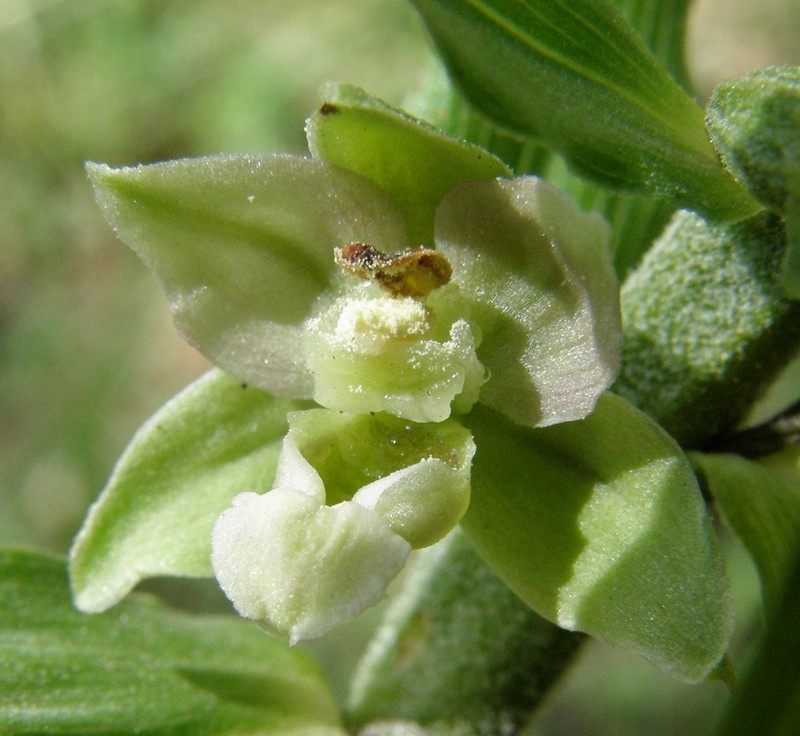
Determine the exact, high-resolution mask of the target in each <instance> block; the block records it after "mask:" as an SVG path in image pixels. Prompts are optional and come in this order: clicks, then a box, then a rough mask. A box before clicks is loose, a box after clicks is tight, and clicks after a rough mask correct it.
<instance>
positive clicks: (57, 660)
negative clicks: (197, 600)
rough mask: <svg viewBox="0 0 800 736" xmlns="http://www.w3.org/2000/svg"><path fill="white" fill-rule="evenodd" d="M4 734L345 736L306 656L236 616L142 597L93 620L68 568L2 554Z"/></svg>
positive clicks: (0, 706)
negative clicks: (194, 611)
mask: <svg viewBox="0 0 800 736" xmlns="http://www.w3.org/2000/svg"><path fill="white" fill-rule="evenodd" d="M0 693H2V695H0V732H2V733H4V734H9V735H11V734H18V735H22V734H26V735H28V736H38V735H39V734H45V733H47V734H63V735H67V734H74V735H75V736H84V735H85V734H90V733H91V734H97V735H98V736H106V735H107V736H112V735H113V736H124V735H125V734H131V735H132V734H142V733H147V734H148V735H149V736H216V735H217V734H219V736H222V735H223V734H233V733H235V734H237V736H267V735H269V736H273V735H274V736H312V734H313V736H335V735H338V734H341V733H342V731H341V729H340V728H339V717H338V714H337V709H336V705H335V703H334V701H333V697H332V695H331V693H330V691H329V690H328V687H327V684H326V682H325V680H324V678H323V676H322V674H321V672H320V670H319V668H318V666H317V665H316V663H315V662H314V661H313V659H312V658H311V657H309V656H308V654H307V653H306V652H304V651H303V650H302V649H290V648H289V647H288V646H287V645H286V644H285V643H284V642H281V641H279V640H277V639H273V638H271V637H268V636H265V635H264V633H263V632H262V631H260V630H258V629H257V628H255V627H253V626H251V625H248V624H245V623H243V622H241V621H237V620H235V619H233V618H231V617H228V616H226V617H219V616H215V617H212V616H189V615H187V614H183V613H177V612H175V611H171V610H169V609H168V608H167V607H166V606H164V605H163V604H161V603H160V602H159V601H157V600H156V599H154V598H152V597H150V596H142V595H138V594H137V595H135V596H132V597H131V598H130V599H129V600H127V601H125V602H124V603H123V604H122V605H120V606H119V607H118V608H117V609H115V610H114V611H109V612H107V613H104V614H101V615H98V616H87V615H86V614H83V613H80V612H78V611H76V610H75V609H74V608H73V607H72V604H71V602H70V596H69V588H68V585H67V576H66V572H65V569H64V564H63V562H61V561H60V560H57V559H55V558H52V557H49V556H44V555H41V554H35V553H29V552H13V551H8V552H3V553H0Z"/></svg>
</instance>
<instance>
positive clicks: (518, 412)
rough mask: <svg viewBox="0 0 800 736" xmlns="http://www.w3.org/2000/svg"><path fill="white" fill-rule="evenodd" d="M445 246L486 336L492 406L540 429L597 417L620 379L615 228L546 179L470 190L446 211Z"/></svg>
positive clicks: (442, 218)
mask: <svg viewBox="0 0 800 736" xmlns="http://www.w3.org/2000/svg"><path fill="white" fill-rule="evenodd" d="M436 245H437V248H438V249H439V250H441V251H442V252H443V253H444V254H445V255H446V256H447V258H448V259H449V260H450V263H451V264H452V267H453V281H454V282H455V283H457V284H458V285H459V286H460V287H461V289H462V291H463V293H464V295H465V296H467V297H468V298H471V299H473V301H474V303H473V310H472V319H473V321H474V322H475V323H476V324H477V325H478V326H479V327H480V329H481V330H482V332H483V342H482V343H481V345H480V348H479V349H478V357H479V358H480V360H481V362H482V363H483V364H484V365H485V366H486V367H487V368H488V369H489V370H490V371H491V378H490V379H489V381H488V382H487V384H486V385H485V386H484V387H483V389H482V390H481V399H480V400H481V401H482V402H483V403H485V404H487V405H488V406H490V407H492V408H493V409H497V410H499V411H501V412H503V413H504V414H506V415H507V416H508V417H510V418H511V419H513V420H514V421H516V422H519V423H520V424H526V425H529V426H532V427H543V426H547V425H550V424H557V423H560V422H568V421H572V420H575V419H581V418H583V417H584V416H586V415H587V414H588V413H589V412H590V411H591V410H592V409H593V408H594V405H595V403H596V402H597V399H598V397H599V396H600V394H602V392H603V391H604V390H605V389H606V388H608V386H610V385H611V383H612V381H613V380H614V378H615V376H616V374H617V371H618V368H619V351H620V317H619V291H618V288H617V283H616V277H615V275H614V270H613V267H612V263H611V252H610V246H609V229H608V226H607V225H606V223H605V221H604V220H603V219H602V218H601V217H599V216H598V215H595V214H587V213H584V212H582V211H581V210H580V209H579V208H578V206H577V204H575V203H574V202H573V201H572V200H571V199H570V198H569V197H568V196H567V195H566V194H564V193H562V192H560V191H559V190H557V189H556V188H555V187H553V186H551V185H550V184H548V183H547V182H545V181H543V180H541V179H537V178H535V177H524V178H519V179H513V180H510V181H509V180H502V179H496V180H494V181H474V182H465V183H463V184H460V185H459V186H457V187H456V188H455V189H453V190H452V191H451V192H450V193H449V194H448V195H447V197H445V199H444V201H443V202H442V204H441V206H440V207H439V210H438V212H437V218H436Z"/></svg>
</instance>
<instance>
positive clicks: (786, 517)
mask: <svg viewBox="0 0 800 736" xmlns="http://www.w3.org/2000/svg"><path fill="white" fill-rule="evenodd" d="M692 460H693V461H694V463H695V464H696V465H697V466H698V467H699V468H700V471H701V472H702V474H703V476H704V477H705V480H706V483H707V485H708V490H709V492H710V493H711V495H712V497H713V498H714V501H715V502H716V504H717V507H718V508H719V509H720V511H721V512H722V515H723V517H724V519H725V521H726V522H727V523H728V525H729V526H730V527H731V528H732V529H733V531H734V533H735V534H736V536H737V537H738V538H739V539H740V540H741V541H742V543H743V544H744V546H745V547H746V548H747V550H748V551H749V552H750V554H751V555H752V557H753V561H754V562H755V564H756V568H757V569H758V573H759V576H760V578H761V588H762V594H763V598H764V602H765V604H766V605H767V606H768V608H770V609H774V608H775V607H776V606H777V605H778V603H780V599H781V597H782V595H783V593H784V589H785V587H786V581H787V579H788V576H789V574H790V572H791V568H792V565H793V564H794V560H795V557H796V556H797V554H798V552H800V451H798V448H792V449H790V450H785V451H783V452H781V453H779V454H776V455H772V456H769V457H767V458H764V459H763V460H760V461H754V460H748V459H746V458H743V457H740V456H739V455H731V454H726V455H709V454H701V453H696V454H693V455H692Z"/></svg>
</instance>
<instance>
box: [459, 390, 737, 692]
mask: <svg viewBox="0 0 800 736" xmlns="http://www.w3.org/2000/svg"><path fill="white" fill-rule="evenodd" d="M468 425H469V426H470V428H471V429H472V431H473V434H474V436H475V443H476V445H477V447H478V452H477V454H476V456H475V461H474V464H473V471H472V500H471V503H470V507H469V509H468V511H467V514H466V515H465V517H464V519H463V521H462V528H463V529H464V530H465V532H466V533H467V536H468V537H469V539H470V540H471V541H472V542H473V544H474V545H475V547H476V549H477V550H478V552H479V553H480V554H481V556H482V557H483V558H484V559H485V560H486V562H487V563H488V564H489V566H490V567H491V568H492V569H493V570H494V571H495V572H496V573H497V574H498V575H499V576H500V577H501V578H503V579H504V580H505V582H506V583H507V584H508V585H509V586H510V587H511V589H512V590H514V591H515V592H516V593H517V595H519V596H520V597H521V598H522V599H523V600H524V601H525V602H526V603H528V605H530V606H531V607H532V608H533V609H534V610H535V611H537V612H538V613H540V614H541V615H542V616H544V617H545V618H547V619H549V620H551V621H554V622H555V623H558V624H559V625H560V626H563V627H565V628H568V629H575V630H578V631H584V632H586V633H589V634H591V635H593V636H596V637H598V638H600V639H604V640H606V641H609V642H611V643H613V644H617V645H621V646H624V647H626V648H627V649H629V650H632V651H633V652H636V653H638V654H640V655H642V656H644V657H646V658H647V659H649V660H651V661H652V662H653V663H654V664H656V665H658V666H660V667H661V668H663V669H664V670H666V671H667V672H670V673H671V674H672V675H674V676H675V677H677V678H680V679H683V680H688V681H698V680H702V679H703V678H704V677H706V676H707V675H708V674H709V672H710V671H711V670H712V669H713V668H714V667H715V665H716V664H717V663H718V662H719V660H720V658H721V657H722V656H723V654H724V653H725V650H726V648H727V645H728V639H729V637H730V634H731V628H732V621H731V611H730V606H729V601H728V594H727V580H726V578H725V574H724V572H723V569H722V562H721V560H720V557H719V554H718V552H717V549H716V545H715V539H714V535H713V532H712V530H711V526H710V523H709V520H708V517H707V515H706V512H705V507H704V505H703V500H702V497H701V495H700V491H699V489H698V487H697V483H696V481H695V478H694V474H693V473H692V469H691V467H690V465H689V463H688V461H687V460H686V458H685V457H684V456H683V454H682V453H681V451H680V449H679V448H678V446H677V445H676V444H675V442H674V441H673V440H672V439H671V438H670V437H669V435H667V434H666V433H665V432H664V431H663V430H662V429H661V428H660V427H659V426H658V425H656V424H655V423H654V422H652V421H651V420H650V419H648V418H647V417H646V416H645V415H643V414H642V413H641V412H639V411H637V410H636V409H634V408H633V407H632V406H631V405H630V404H628V403H627V402H625V401H624V400H622V399H620V398H619V397H617V396H615V395H613V394H605V395H604V396H603V398H602V399H601V401H600V402H599V404H598V407H597V409H596V410H595V412H594V413H593V414H591V415H590V416H588V417H587V418H586V419H584V420H583V421H580V422H571V423H566V424H560V425H557V426H554V427H547V428H544V429H526V428H524V427H520V426H517V425H513V424H511V423H509V422H508V421H507V420H505V419H504V418H503V417H501V416H500V415H498V414H495V413H494V412H491V411H489V410H485V409H481V408H480V407H478V408H476V409H475V410H473V411H472V413H471V414H470V415H469V422H468Z"/></svg>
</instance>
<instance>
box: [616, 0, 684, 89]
mask: <svg viewBox="0 0 800 736" xmlns="http://www.w3.org/2000/svg"><path fill="white" fill-rule="evenodd" d="M614 4H615V5H616V6H617V7H618V8H619V10H620V12H621V13H622V14H623V15H624V16H625V17H626V18H627V19H628V22H629V23H630V24H631V26H633V28H634V29H635V30H636V32H637V33H638V34H639V35H640V36H641V37H642V40H643V41H644V42H645V43H646V44H647V46H648V47H649V48H650V50H651V51H652V52H653V54H654V55H655V56H656V58H657V59H658V60H659V61H660V62H661V63H662V64H663V65H664V67H665V68H666V69H667V71H668V72H669V73H670V74H671V75H672V77H673V78H674V79H675V80H676V81H677V82H679V83H680V85H681V86H682V87H684V88H685V89H686V88H688V87H689V86H690V85H689V74H688V71H687V69H686V51H685V46H686V27H687V18H688V15H689V6H690V5H691V0H614Z"/></svg>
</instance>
